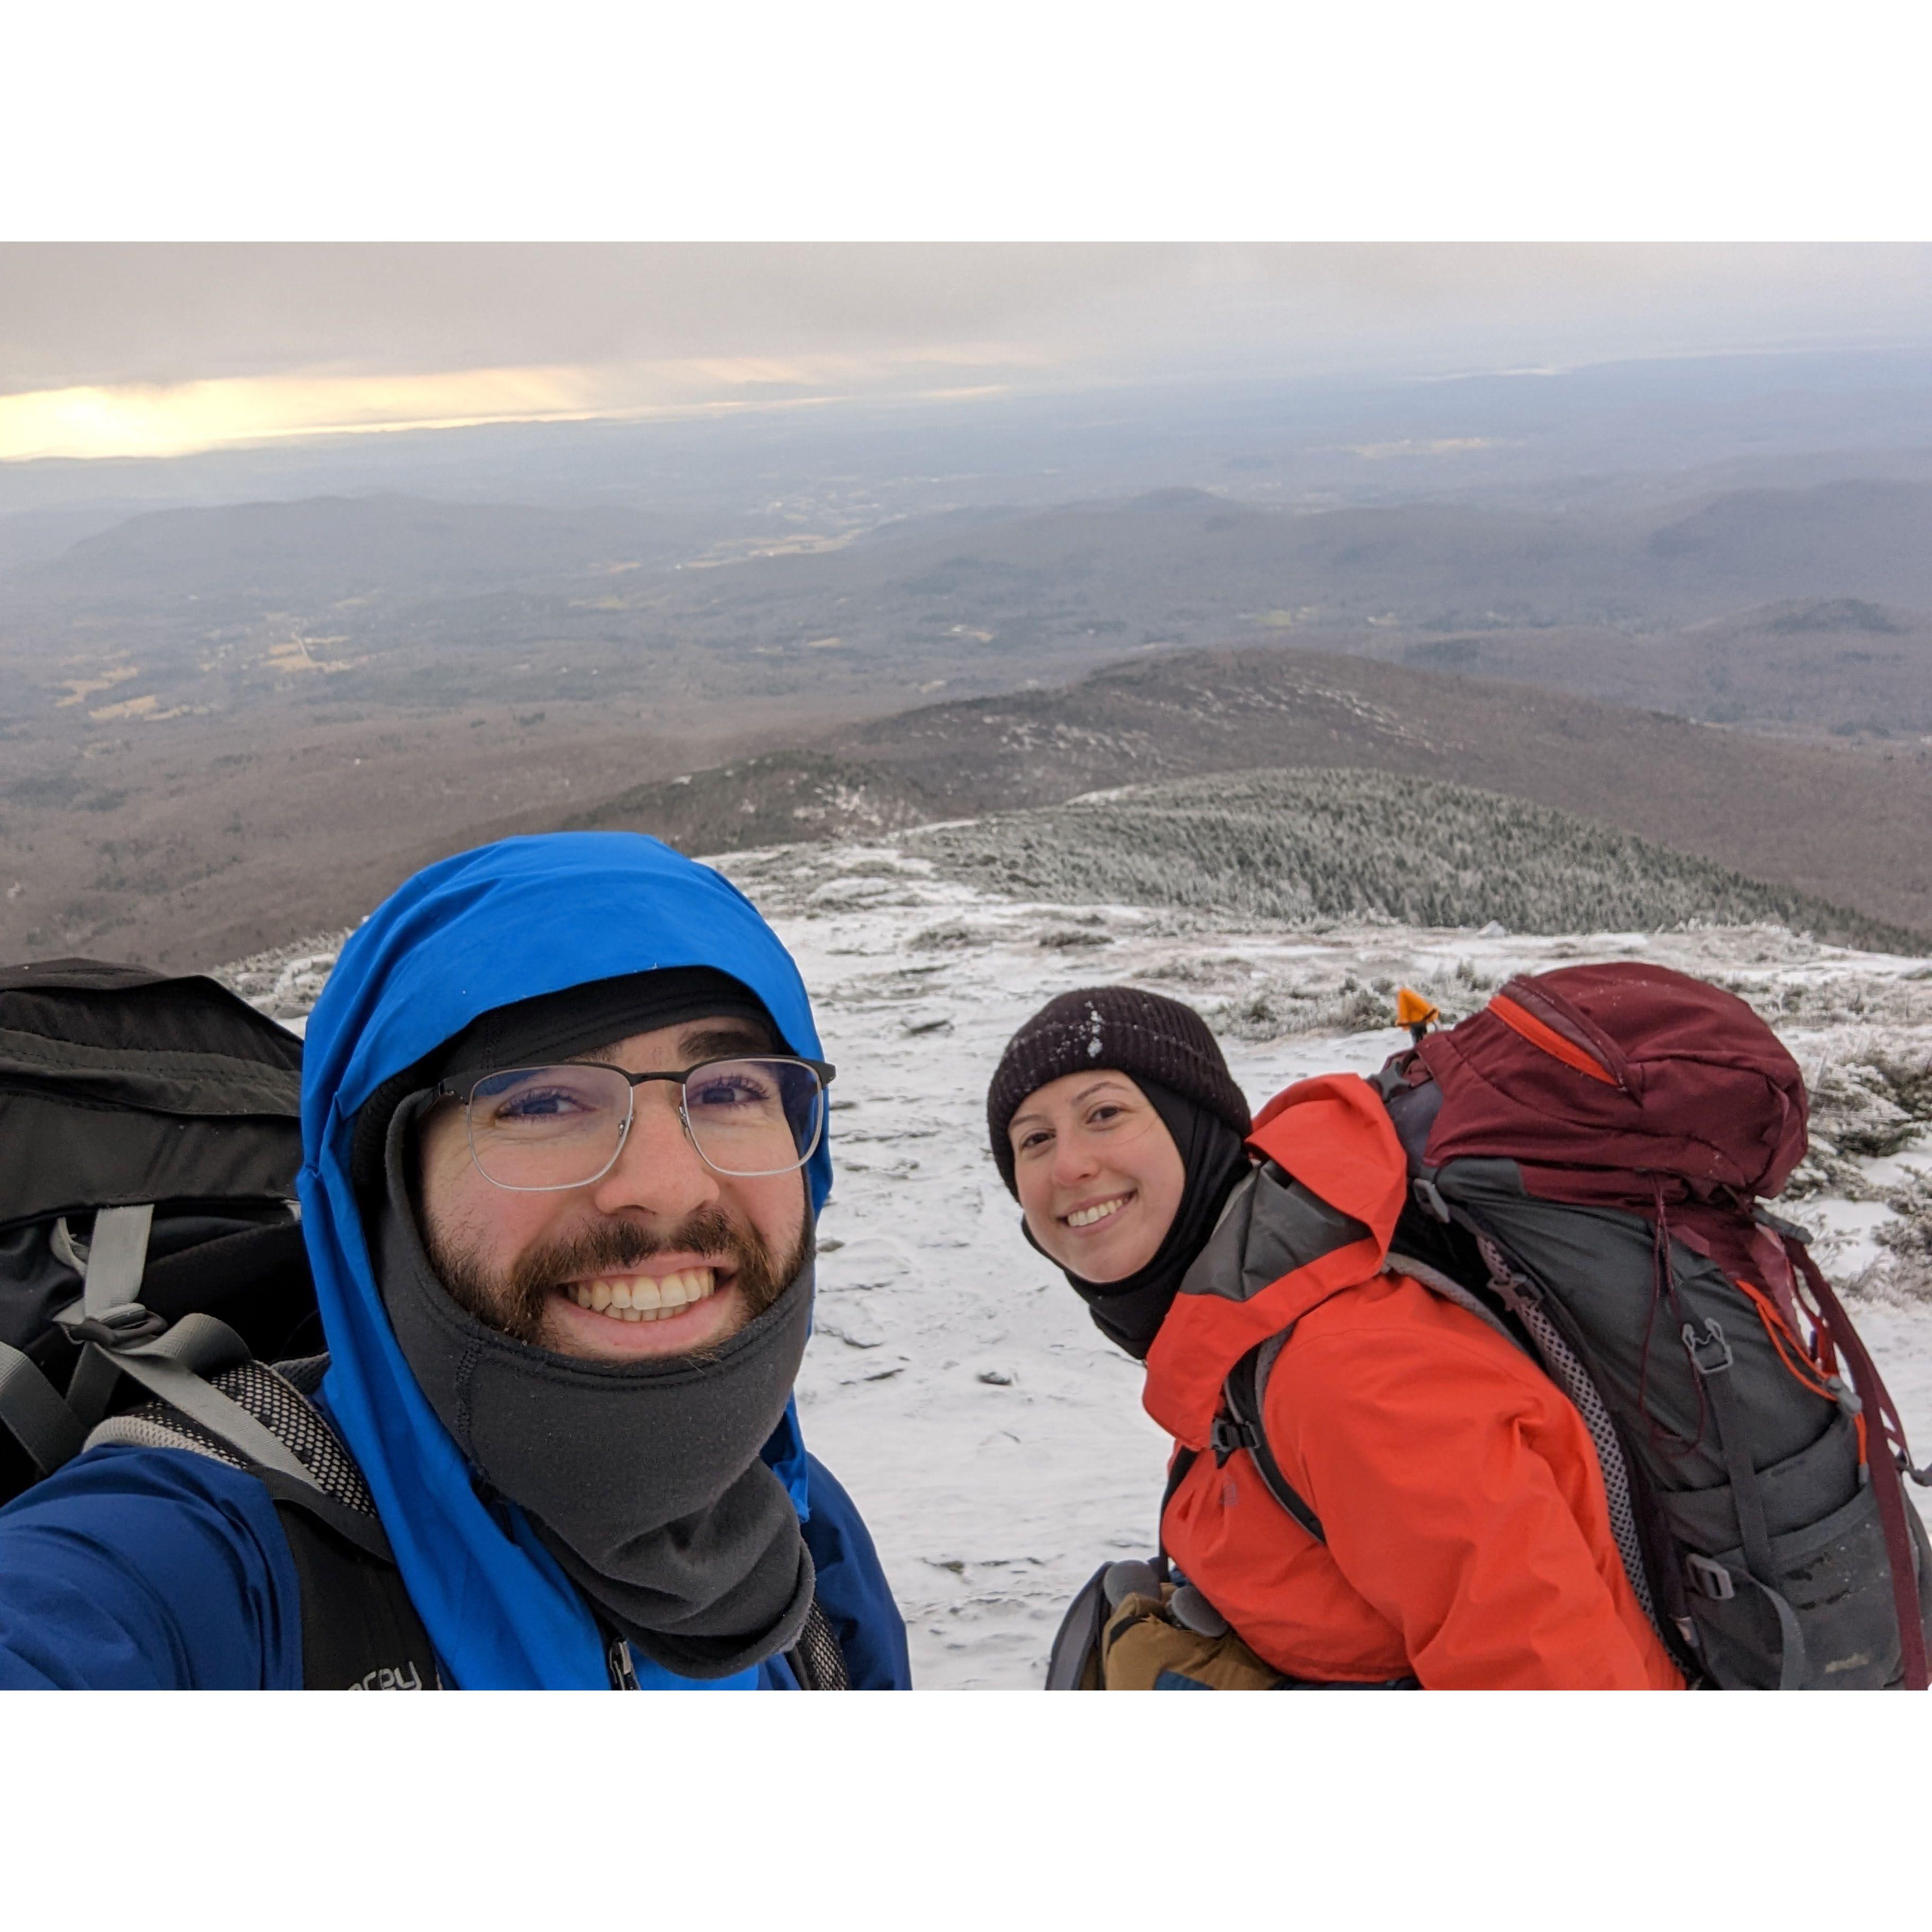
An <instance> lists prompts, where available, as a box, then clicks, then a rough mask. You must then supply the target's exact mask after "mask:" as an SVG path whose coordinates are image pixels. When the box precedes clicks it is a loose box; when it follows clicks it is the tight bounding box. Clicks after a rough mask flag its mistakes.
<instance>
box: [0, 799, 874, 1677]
mask: <svg viewBox="0 0 1932 1932" xmlns="http://www.w3.org/2000/svg"><path fill="white" fill-rule="evenodd" d="M818 1053H819V1046H818V1040H817V1033H816V1031H815V1029H814V1026H813V1024H812V1019H811V1009H810V1007H809V1004H808V1001H807V998H806V996H805V989H804V987H803V986H802V983H800V981H799V977H798V974H797V971H796V968H795V967H794V966H793V963H792V962H791V960H790V958H789V956H787V954H786V953H785V952H784V949H783V947H781V945H780V944H779V943H778V940H777V938H776V937H775V935H774V934H773V933H772V932H771V930H770V929H769V927H768V926H766V924H765V923H764V922H763V919H761V918H760V916H758V914H757V911H756V910H754V908H753V907H751V904H750V903H749V902H748V901H747V900H745V898H743V896H742V895H741V894H739V892H737V891H736V889H734V888H733V886H730V884H729V883H727V881H725V880H724V879H723V878H721V877H720V876H719V875H718V874H716V873H715V872H713V871H710V870H709V868H706V867H704V866H702V865H695V864H694V863H692V862H691V861H690V860H688V859H684V858H682V857H681V856H679V855H678V854H677V853H674V852H672V851H671V850H669V849H668V848H667V847H664V846H662V845H661V844H658V842H657V841H655V840H652V839H648V838H639V837H636V836H634V835H628V834H623V833H577V834H565V835H557V836H553V837H547V838H523V839H512V840H508V841H504V842H503V843H501V844H496V845H492V846H487V847H483V848H481V850H477V851H474V852H469V853H463V854H460V855H459V856H457V857H455V858H453V859H446V860H444V861H443V862H441V863H440V864H438V865H433V866H431V867H430V868H428V870H427V871H424V872H422V873H421V874H418V875H417V877H415V878H413V879H412V880H410V881H409V882H408V883H406V884H405V885H404V886H402V887H401V889H400V890H398V892H396V893H395V895H393V896H392V898H389V900H388V901H386V903H385V904H383V905H382V906H381V907H379V908H378V909H377V911H376V912H375V913H374V914H373V915H372V916H371V918H370V919H369V920H368V922H366V923H365V925H364V926H362V929H360V930H359V932H357V933H356V935H354V937H353V938H352V939H351V940H350V941H349V943H348V944H347V946H345V947H344V949H343V952H342V955H341V959H340V960H339V962H338V965H337V967H336V969H335V973H334V974H333V975H332V977H331V979H330V981H329V986H328V987H327V989H326V991H325V992H324V994H323V998H322V999H321V1000H320V1001H319V1002H318V1004H317V1007H316V1010H315V1012H314V1014H313V1016H311V1020H310V1023H309V1027H308V1037H307V1044H306V1049H305V1065H304V1073H303V1104H302V1115H303V1146H304V1157H305V1165H304V1168H303V1171H302V1177H301V1181H300V1190H299V1191H300V1195H301V1199H302V1214H303V1225H304V1229H305V1236H306V1239H307V1244H308V1251H309V1256H310V1259H311V1264H312V1267H313V1269H314V1276H315V1282H316V1289H317V1298H318V1300H319V1302H320V1308H321V1313H322V1320H323V1330H324V1333H325V1335H326V1340H327V1342H328V1344H329V1357H330V1359H329V1369H328V1373H327V1375H326V1379H324V1380H323V1382H322V1384H321V1386H320V1391H319V1393H318V1395H317V1406H318V1407H319V1408H320V1409H321V1410H322V1411H323V1414H324V1416H325V1418H326V1421H327V1422H328V1424H329V1427H330V1429H331V1430H332V1432H333V1434H334V1436H335V1437H336V1438H338V1439H339V1441H340V1443H341V1446H342V1448H344V1449H345V1450H346V1451H347V1453H348V1456H349V1457H351V1458H353V1464H354V1469H353V1472H350V1474H351V1477H352V1478H359V1484H360V1485H361V1486H364V1487H360V1488H359V1489H358V1490H357V1492H356V1493H358V1494H363V1493H366V1496H367V1498H368V1502H369V1503H370V1504H371V1505H373V1508H374V1512H375V1514H377V1516H378V1517H380V1522H381V1526H382V1529H383V1532H384V1533H385V1535H386V1541H387V1544H388V1547H389V1550H390V1551H391V1552H392V1553H393V1556H394V1560H395V1571H396V1572H397V1573H399V1574H400V1577H401V1586H402V1588H403V1589H404V1590H405V1591H406V1592H407V1611H408V1612H410V1613H413V1617H414V1618H415V1619H419V1620H420V1626H421V1634H422V1637H424V1638H425V1639H426V1641H427V1644H428V1647H429V1649H430V1650H431V1652H432V1656H431V1659H430V1668H431V1671H432V1672H433V1674H434V1681H436V1682H440V1683H441V1684H443V1685H445V1686H447V1687H449V1688H463V1689H472V1688H593V1687H601V1686H604V1685H612V1684H615V1685H619V1686H620V1687H621V1688H631V1687H632V1686H633V1685H636V1686H637V1687H640V1688H665V1689H672V1688H686V1689H691V1688H734V1689H735V1688H745V1689H780V1688H798V1686H799V1683H800V1682H801V1680H802V1679H804V1680H807V1681H810V1682H812V1684H813V1685H814V1688H817V1686H818V1685H819V1684H820V1683H821V1682H826V1683H830V1684H834V1685H835V1684H837V1683H838V1682H839V1680H840V1679H844V1680H845V1681H847V1682H850V1684H851V1685H853V1686H854V1687H856V1688H904V1687H905V1685H906V1683H907V1665H906V1654H905V1640H904V1626H903V1625H902V1623H901V1620H900V1618H899V1616H898V1611H897V1610H896V1609H895V1607H894V1605H893V1604H892V1598H891V1595H890V1593H889V1590H888V1589H887V1586H886V1582H885V1579H884V1577H883V1574H881V1572H880V1568H879V1565H878V1562H877V1556H876V1555H875V1554H874V1551H873V1548H872V1545H871V1540H870V1538H869V1537H868V1535H867V1534H866V1532H865V1527H864V1525H863V1524H862V1522H861V1521H860V1520H859V1517H858V1514H857V1513H856V1511H855V1510H854V1508H853V1506H852V1504H851V1502H850V1500H849V1499H848V1498H847V1496H846V1495H845V1493H844V1491H843V1490H841V1488H840V1487H839V1486H838V1484H837V1483H836V1482H835V1481H834V1480H833V1479H832V1477H831V1475H830V1474H829V1472H827V1471H826V1469H824V1468H823V1466H822V1465H820V1464H819V1463H817V1462H816V1461H815V1460H814V1459H813V1458H811V1457H810V1456H808V1454H806V1453H805V1448H804V1445H803V1443H802V1440H801V1438H800V1436H799V1428H798V1424H797V1419H796V1412H795V1410H794V1408H793V1403H792V1399H791V1397H792V1385H793V1379H794V1378H795V1376H796V1373H797V1370H798V1367H799V1362H800V1360H801V1358H802V1352H803V1349H804V1346H805V1338H806V1336H807V1334H808V1332H809V1328H810V1321H811V1282H812V1268H811V1258H812V1251H813V1250H812V1239H813V1224H814V1218H815V1217H816V1215H817V1212H818V1210H819V1209H820V1207H821V1206H822V1205H823V1202H824V1199H825V1197H826V1193H827V1191H828V1190H829V1186H830V1182H831V1161H830V1156H829V1151H828V1149H827V1147H826V1136H825V1124H826V1100H825V1094H824V1082H825V1081H826V1079H829V1077H830V1075H831V1072H832V1070H831V1069H830V1068H829V1067H825V1066H823V1064H822V1063H821V1062H820V1061H819V1060H818V1058H817V1056H818ZM270 1488H271V1486H270V1485H269V1484H268V1483H267V1482H266V1481H265V1480H263V1479H261V1478H258V1476H257V1475H256V1474H254V1473H251V1472H247V1471H245V1470H243V1469H239V1468H236V1467H232V1466H229V1464H228V1463H224V1462H222V1461H219V1460H213V1459H211V1457H207V1456H205V1455H195V1454H187V1453H184V1452H183V1451H180V1450H176V1449H171V1448H148V1447H142V1446H136V1445H130V1444H123V1445H119V1446H103V1447H98V1448H94V1449H92V1450H90V1451H88V1452H87V1453H86V1454H83V1455H82V1456H81V1457H78V1458H77V1459H76V1460H74V1461H73V1462H71V1463H69V1464H68V1465H67V1466H66V1467H65V1468H64V1469H62V1470H61V1471H60V1472H58V1474H56V1475H54V1476H52V1477H51V1478H49V1479H48V1480H47V1481H44V1482H43V1483H41V1484H38V1485H37V1487H34V1489H32V1490H30V1491H28V1493H27V1494H26V1496H23V1497H22V1498H21V1499H19V1500H18V1501H17V1502H15V1503H14V1504H13V1505H11V1506H10V1507H9V1508H7V1510H5V1511H0V1685H60V1686H75V1687H86V1686H137V1685H157V1686H166V1687H180V1688H214V1687H222V1688H253V1687H260V1688H294V1687H296V1686H299V1685H302V1684H303V1683H304V1682H305V1681H307V1682H314V1681H315V1678H314V1673H313V1671H310V1672H308V1673H305V1663H304V1655H303V1653H304V1651H305V1648H306V1649H308V1650H310V1651H311V1652H317V1651H319V1650H320V1649H326V1647H327V1646H329V1644H330V1643H332V1641H333V1640H334V1637H335V1634H336V1633H335V1631H332V1629H331V1628H329V1627H328V1622H327V1619H323V1620H322V1622H321V1623H320V1625H318V1621H317V1608H316V1606H317V1601H318V1598H317V1585H316V1583H315V1580H314V1558H313V1556H312V1555H311V1554H309V1553H307V1544H306V1539H305V1537H303V1536H302V1535H297V1534H296V1533H294V1532H290V1530H289V1529H287V1527H286V1525H287V1523H289V1521H290V1517H289V1515H288V1514H287V1512H286V1511H284V1512H283V1513H281V1514H278V1510H277V1508H276V1499H275V1496H272V1494H271V1493H270ZM292 1546H293V1547H292ZM405 1621H406V1622H407V1618H406V1619H405ZM828 1640H829V1643H830V1645H831V1646H832V1649H831V1652H827V1650H826V1644H827V1642H828ZM806 1658H814V1659H815V1660H816V1668H815V1669H814V1668H808V1667H807V1664H806V1663H805V1661H804V1660H805V1659H806ZM310 1661H311V1663H313V1661H314V1658H313V1656H311V1660H310ZM421 1674H422V1673H419V1672H418V1671H417V1670H416V1669H415V1668H414V1667H413V1666H412V1667H409V1668H407V1670H404V1669H400V1668H399V1669H398V1670H397V1671H395V1672H394V1673H383V1674H382V1681H383V1682H388V1681H389V1679H392V1678H397V1679H401V1682H403V1683H404V1684H405V1685H408V1684H410V1683H411V1681H412V1680H413V1679H415V1678H416V1677H418V1676H420V1675H421Z"/></svg>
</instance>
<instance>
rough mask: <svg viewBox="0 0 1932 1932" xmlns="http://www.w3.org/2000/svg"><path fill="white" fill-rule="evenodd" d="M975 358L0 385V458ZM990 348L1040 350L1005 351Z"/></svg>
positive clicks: (482, 415) (266, 439) (716, 401)
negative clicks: (13, 389) (3, 390)
mask: <svg viewBox="0 0 1932 1932" xmlns="http://www.w3.org/2000/svg"><path fill="white" fill-rule="evenodd" d="M991 359H993V360H995V361H1002V362H1008V363H1011V362H1013V361H1016V360H1018V361H1022V362H1025V361H1028V360H1031V358H1028V357H1026V356H1017V357H1016V356H1014V355H1013V353H1011V352H1007V353H1006V354H1004V355H1000V354H998V353H997V352H995V353H994V355H993V356H992V358H991ZM977 360H979V357H978V356H965V355H962V353H960V352H958V351H946V350H941V351H938V352H934V353H927V354H922V355H918V356H913V357H887V358H885V359H882V360H881V361H868V360H865V359H859V358H856V357H848V356H802V357H796V358H790V359H778V358H774V357H770V356H736V357H727V356H714V357H706V358H703V359H691V360H688V361H684V362H672V363H653V364H646V365H639V366H633V367H631V368H591V367H581V368H565V367H559V368H495V369H463V370H451V371H440V372H437V373H433V374H424V375H401V376H363V375H356V376H331V375H288V376H279V375H278V376H248V377H220V378H214V379H211V380H202V381H197V382H190V383H168V384H152V383H127V384H116V385H113V386H91V387H83V388H74V389H38V390H30V391H26V392H21V393H19V394H17V395H0V463H25V462H31V461H33V460H36V459H40V458H67V459H71V460H91V459H95V458H140V457H170V456H187V455H193V454H195V453H196V452H199V451H202V450H208V449H220V448H223V447H225V446H233V445H236V444H240V443H272V442H279V441H283V440H293V439H295V438H299V437H315V436H330V435H342V434H368V433H372V432H377V431H401V430H425V429H458V428H475V427H478V426H480V425H487V424H491V423H527V422H589V421H593V420H598V419H610V420H624V419H629V420H639V419H649V418H651V417H654V416H663V417H672V416H702V415H725V414H733V413H738V412H739V411H742V410H755V409H773V408H793V407H810V406H814V405H818V404H825V403H829V402H834V401H839V400H841V394H842V393H844V392H853V391H872V392H877V391H879V390H880V389H882V388H883V389H892V390H894V391H901V383H902V382H903V380H904V378H905V377H907V375H908V374H910V373H911V365H926V366H925V367H924V368H923V370H922V373H923V374H926V375H927V376H928V377H930V376H932V374H937V373H938V372H939V371H944V372H945V373H946V374H947V375H948V376H955V375H956V374H957V373H958V371H959V369H960V368H961V367H962V365H965V364H966V363H968V362H975V361H977ZM932 365H938V366H937V368H934V367H932ZM894 378H897V379H898V380H893V379H894ZM1000 390H1001V386H1000V385H998V384H993V383H984V384H980V385H977V386H970V387H954V388H952V389H949V390H944V391H940V392H922V393H927V394H941V395H953V396H959V397H967V396H974V395H991V394H995V393H998V392H1000ZM901 392H902V391H901Z"/></svg>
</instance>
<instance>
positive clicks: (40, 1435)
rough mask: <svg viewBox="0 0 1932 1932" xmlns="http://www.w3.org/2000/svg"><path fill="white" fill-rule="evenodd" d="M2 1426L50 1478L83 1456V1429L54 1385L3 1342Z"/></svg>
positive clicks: (0, 1376)
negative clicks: (81, 1454) (78, 1456)
mask: <svg viewBox="0 0 1932 1932" xmlns="http://www.w3.org/2000/svg"><path fill="white" fill-rule="evenodd" d="M0 1425H4V1426H5V1427H6V1428H7V1429H8V1430H10V1431H11V1432H12V1434H13V1439H14V1440H15V1441H16V1442H18V1443H19V1444H20V1447H21V1448H23V1449H24V1450H26V1452H27V1454H28V1455H29V1456H30V1457H32V1459H33V1463H34V1468H36V1469H38V1470H39V1471H40V1474H41V1475H43V1476H50V1475H52V1474H53V1472H55V1470H56V1469H58V1468H59V1467H60V1466H61V1465H62V1463H65V1462H68V1461H69V1460H71V1459H72V1458H73V1457H76V1456H77V1455H79V1454H80V1444H81V1428H80V1423H79V1422H78V1421H76V1420H75V1418H74V1412H73V1411H72V1410H71V1409H69V1408H68V1406H67V1404H66V1403H64V1402H63V1401H62V1400H61V1398H60V1393H59V1391H58V1390H57V1389H55V1387H54V1385H53V1384H52V1382H49V1381H48V1380H47V1379H46V1376H43V1375H42V1374H41V1373H40V1370H38V1369H37V1368H35V1367H34V1364H33V1363H32V1362H31V1361H30V1360H29V1359H28V1358H27V1357H26V1356H25V1355H23V1354H22V1353H21V1352H20V1350H19V1349H15V1348H12V1347H10V1346H8V1345H7V1343H4V1342H0Z"/></svg>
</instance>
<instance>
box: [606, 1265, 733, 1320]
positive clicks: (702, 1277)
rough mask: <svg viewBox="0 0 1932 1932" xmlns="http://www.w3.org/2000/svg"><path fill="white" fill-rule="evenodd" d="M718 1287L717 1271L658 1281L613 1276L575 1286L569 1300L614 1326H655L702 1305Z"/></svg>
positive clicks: (693, 1271)
mask: <svg viewBox="0 0 1932 1932" xmlns="http://www.w3.org/2000/svg"><path fill="white" fill-rule="evenodd" d="M717 1287H718V1277H717V1274H716V1271H715V1270H713V1269H711V1268H686V1269H685V1270H683V1271H682V1272H681V1273H679V1274H667V1275H665V1276H664V1277H662V1278H661V1280H660V1279H658V1278H656V1277H652V1276H650V1275H647V1274H639V1275H613V1276H611V1277H609V1279H607V1280H603V1281H589V1282H584V1281H580V1282H575V1283H572V1284H571V1289H570V1296H571V1300H572V1301H574V1302H575V1303H576V1304H577V1307H580V1308H588V1309H591V1310H594V1311H595V1313H598V1314H599V1315H607V1316H610V1319H612V1320H613V1322H655V1321H657V1320H658V1319H660V1318H661V1317H664V1316H671V1315H675V1314H676V1313H678V1312H679V1310H682V1309H685V1308H688V1307H690V1306H691V1304H692V1303H693V1302H697V1301H703V1300H704V1299H705V1298H706V1296H707V1295H712V1294H714V1293H715V1292H716V1290H717Z"/></svg>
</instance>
